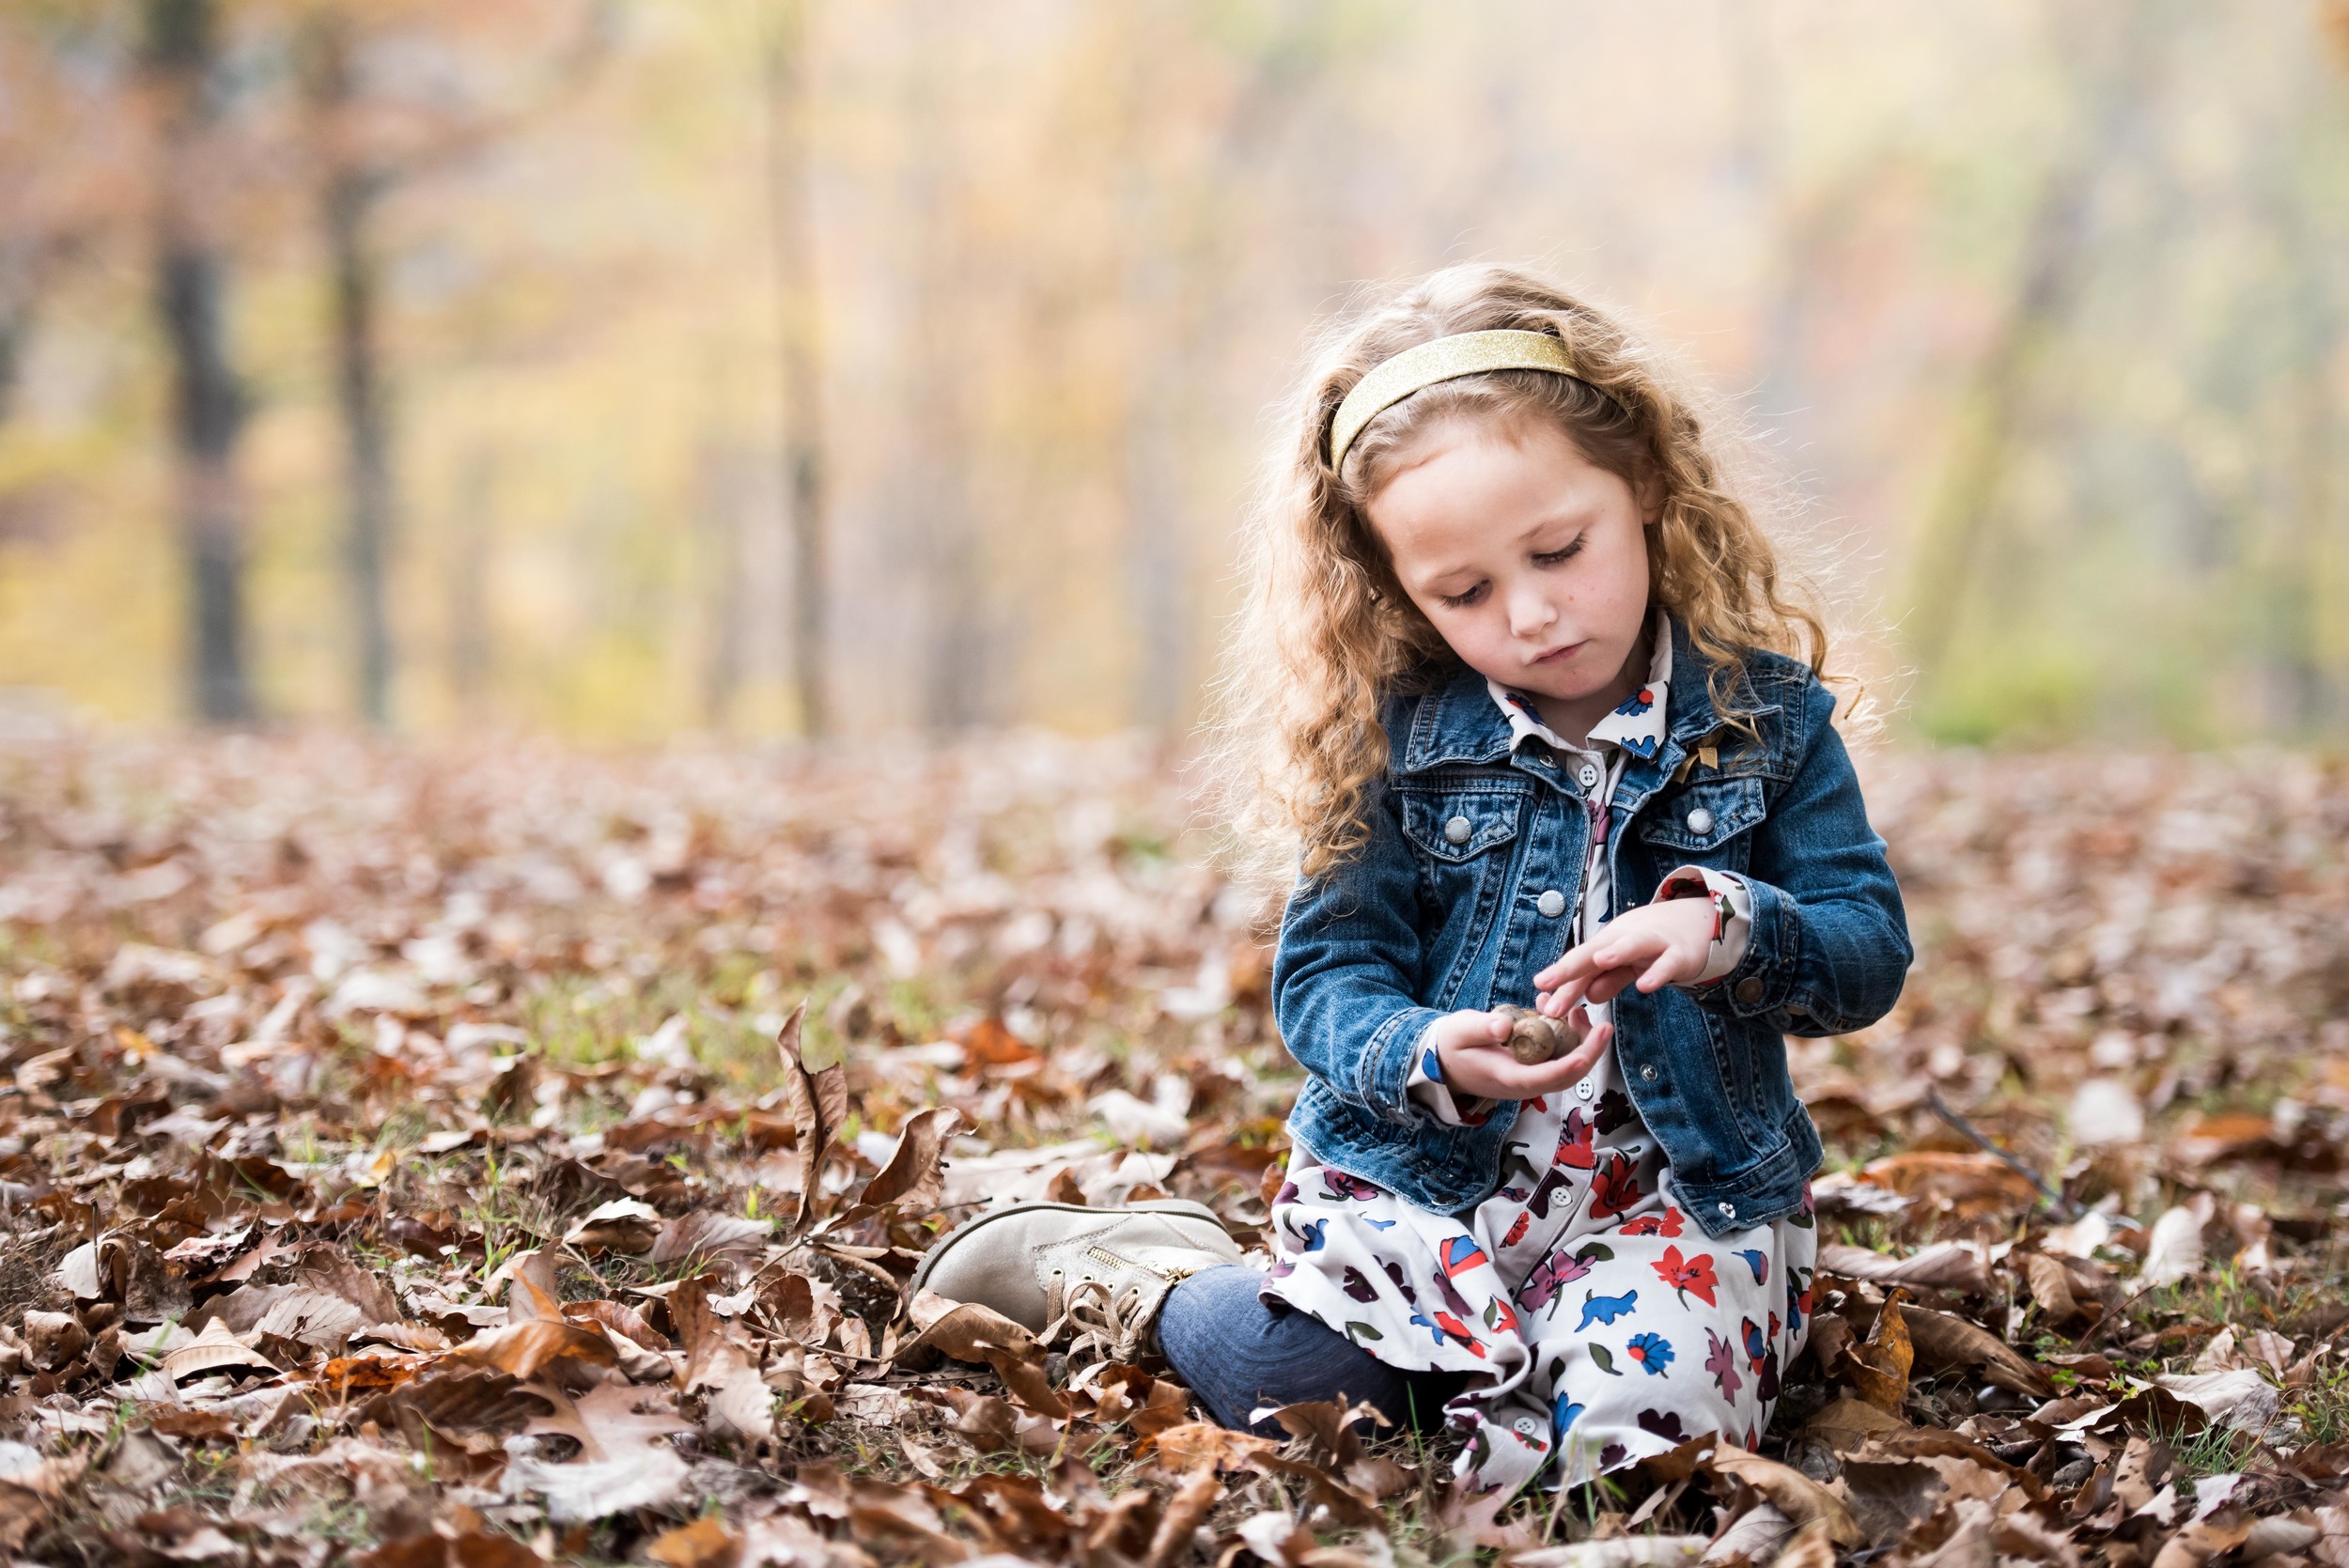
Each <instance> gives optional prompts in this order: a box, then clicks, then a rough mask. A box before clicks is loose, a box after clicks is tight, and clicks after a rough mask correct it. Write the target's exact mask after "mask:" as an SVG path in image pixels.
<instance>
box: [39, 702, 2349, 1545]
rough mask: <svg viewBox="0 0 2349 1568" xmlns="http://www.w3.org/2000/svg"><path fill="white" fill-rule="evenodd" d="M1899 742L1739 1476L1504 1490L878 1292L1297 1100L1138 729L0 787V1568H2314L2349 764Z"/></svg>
mask: <svg viewBox="0 0 2349 1568" xmlns="http://www.w3.org/2000/svg"><path fill="white" fill-rule="evenodd" d="M1868 773H1869V776H1870V784H1871V798H1872V800H1873V801H1874V802H1875V810H1876V815H1877V818H1878V822H1879V825H1880V826H1881V828H1882V830H1883V831H1884V832H1885V834H1886V836H1887V837H1888V838H1889V839H1890V841H1891V843H1892V846H1893V854H1894V859H1895V863H1896V865H1897V866H1898V868H1899V870H1900V872H1901V874H1902V877H1903V882H1904V885H1905V887H1906V890H1907V893H1908V896H1909V900H1910V913H1911V920H1912V924H1913V925H1914V927H1915V930H1916V932H1917V935H1918V938H1919V941H1920V949H1921V958H1920V962H1919V966H1918V969H1917V971H1916V972H1915V974H1914V975H1913V976H1912V979H1911V983H1910V986H1909V992H1908V995H1907V997H1906V999H1905V1000H1904V1001H1903V1003H1902V1006H1901V1008H1900V1010H1899V1011H1898V1013H1897V1014H1896V1015H1895V1016H1894V1017H1892V1018H1891V1019H1890V1020H1888V1021H1887V1022H1886V1023H1885V1024H1883V1025H1881V1026H1879V1027H1878V1028H1876V1029H1874V1030H1871V1031H1869V1032H1867V1033H1865V1034H1864V1035H1859V1036H1855V1037H1851V1038H1847V1039H1843V1040H1835V1041H1818V1042H1795V1043H1794V1059H1795V1063H1796V1072H1797V1080H1798V1082H1799V1084H1800V1085H1801V1087H1802V1089H1803V1091H1804V1093H1805V1095H1806V1097H1807V1098H1808V1099H1809V1101H1810V1103H1811V1104H1812V1109H1813V1112H1814V1114H1815V1115H1816V1116H1817V1118H1818V1120H1819V1122H1820V1124H1821V1126H1822V1127H1823V1129H1824V1130H1825V1131H1826V1133H1827V1135H1828V1144H1829V1148H1830V1150H1831V1160H1832V1164H1831V1169H1830V1171H1829V1172H1828V1173H1826V1174H1824V1175H1823V1176H1822V1177H1821V1178H1820V1180H1819V1182H1818V1183H1817V1190H1818V1194H1819V1199H1820V1205H1821V1210H1822V1214H1823V1216H1824V1217H1825V1219H1826V1220H1827V1223H1828V1242H1829V1245H1828V1247H1827V1248H1826V1250H1824V1251H1823V1255H1822V1259H1821V1262H1822V1272H1821V1277H1820V1285H1821V1296H1820V1306H1819V1311H1818V1313H1817V1316H1816V1320H1815V1322H1816V1327H1815V1330H1814V1334H1813V1338H1812V1349H1811V1350H1810V1351H1809V1352H1808V1353H1806V1355H1805V1356H1804V1358H1802V1359H1801V1360H1800V1361H1799V1362H1798V1363H1797V1366H1796V1367H1795V1368H1794V1369H1792V1374H1791V1376H1790V1377H1789V1380H1788V1391H1787V1394H1786V1396H1785V1399H1784V1402H1783V1405H1782V1406H1781V1411H1780V1414H1779V1418H1778V1420H1777V1421H1776V1423H1775V1424H1774V1427H1773V1429H1772V1432H1771V1434H1770V1436H1769V1438H1768V1440H1767V1442H1766V1444H1765V1446H1764V1451H1763V1452H1762V1453H1761V1454H1758V1455H1757V1454H1747V1453H1744V1452H1738V1451H1734V1450H1729V1451H1717V1450H1715V1449H1713V1448H1712V1447H1711V1446H1710V1445H1707V1444H1703V1443H1700V1444H1692V1445H1689V1446H1688V1447H1687V1448H1685V1449H1683V1450H1681V1451H1679V1452H1675V1453H1673V1454H1671V1455H1668V1456H1665V1457H1664V1458H1662V1459H1659V1460H1656V1461H1651V1462H1649V1463H1648V1464H1647V1465H1645V1466H1644V1467H1642V1468H1641V1470H1640V1471H1638V1472H1636V1473H1633V1474H1630V1475H1628V1476H1626V1477H1625V1478H1623V1480H1622V1481H1621V1483H1620V1484H1616V1485H1612V1486H1610V1487H1606V1488H1593V1489H1586V1490H1585V1491H1583V1492H1581V1493H1579V1494H1575V1495H1569V1496H1567V1497H1564V1498H1529V1499H1526V1500H1522V1501H1520V1502H1518V1503H1517V1504H1515V1505H1513V1506H1512V1507H1510V1508H1509V1509H1507V1510H1505V1511H1503V1512H1501V1514H1498V1515H1497V1516H1496V1515H1491V1514H1490V1513H1489V1511H1488V1510H1479V1509H1477V1508H1475V1507H1472V1506H1467V1507H1464V1506H1460V1505H1457V1504H1456V1503H1455V1502H1454V1501H1453V1500H1452V1499H1451V1498H1449V1497H1448V1495H1447V1492H1446V1488H1445V1486H1444V1478H1445V1476H1446V1475H1447V1474H1448V1468H1449V1459H1450V1455H1449V1452H1447V1451H1446V1450H1445V1449H1444V1447H1443V1445H1442V1444H1440V1443H1437V1444H1433V1445H1428V1446H1421V1445H1419V1444H1417V1443H1414V1442H1411V1441H1408V1440H1403V1439H1397V1438H1393V1437H1392V1436H1380V1435H1377V1434H1375V1433H1370V1434H1367V1435H1366V1436H1357V1435H1356V1434H1355V1433H1354V1432H1352V1431H1350V1430H1349V1429H1347V1428H1346V1427H1345V1426H1344V1425H1343V1424H1342V1422H1341V1421H1339V1419H1338V1412H1336V1411H1335V1410H1334V1409H1331V1408H1327V1407H1300V1408H1298V1409H1294V1410H1291V1411H1289V1412H1287V1413H1286V1414H1285V1416H1284V1418H1283V1421H1284V1424H1285V1425H1286V1426H1287V1427H1288V1429H1289V1430H1290V1431H1291V1432H1292V1433H1293V1434H1294V1436H1293V1438H1292V1439H1291V1440H1290V1441H1288V1442H1286V1443H1284V1444H1283V1443H1273V1442H1268V1441H1265V1440H1262V1439H1254V1438H1249V1437H1244V1436H1236V1435H1231V1434H1224V1433H1221V1432H1219V1431H1217V1430H1215V1429H1213V1428H1210V1427H1206V1426H1204V1425H1202V1424H1199V1423H1198V1421H1196V1420H1195V1412H1194V1411H1192V1410H1191V1409H1190V1407H1189V1405H1188V1401H1187V1397H1186V1395H1185V1393H1184V1392H1183V1390H1182V1389H1179V1388H1176V1387H1175V1386H1174V1385H1173V1384H1172V1383H1170V1382H1168V1381H1166V1380H1164V1379H1163V1378H1162V1377H1159V1376H1156V1375H1154V1369H1152V1368H1150V1367H1146V1366H1128V1365H1114V1364H1108V1365H1105V1364H1098V1363H1096V1364H1090V1365H1078V1366H1074V1367H1072V1366H1070V1365H1068V1364H1067V1362H1066V1360H1065V1359H1064V1358H1061V1357H1060V1356H1058V1355H1056V1354H1047V1353H1046V1352H1044V1351H1043V1350H1041V1349H1039V1348H1038V1347H1035V1346H1034V1345H1032V1344H1030V1343H1027V1341H1026V1337H1025V1336H1024V1334H1022V1333H1021V1332H1020V1331H1019V1330H1018V1329H1017V1328H1016V1327H1012V1326H1009V1325H1006V1324H1003V1323H1002V1322H1001V1321H1000V1320H992V1321H990V1319H989V1318H988V1315H987V1314H984V1313H980V1312H971V1311H963V1312H943V1311H942V1310H941V1304H940V1303H938V1302H936V1301H935V1300H933V1299H923V1300H909V1299H907V1292H906V1290H905V1286H904V1281H906V1280H907V1278H908V1276H909V1275H910V1273H911V1271H912V1268H913V1266H914V1265H915V1263H916V1261H917V1260H918V1259H919V1257H920V1255H921V1254H922V1252H923V1251H924V1250H925V1249H926V1247H928V1246H929V1245H930V1243H931V1242H932V1241H933V1240H934V1239H935V1238H936V1236H937V1235H938V1234H940V1233H941V1232H942V1231H943V1230H945V1229H947V1228H949V1227H951V1226H952V1225H954V1224H956V1223H957V1222H959V1221H960V1220H962V1219H967V1218H968V1217H969V1216H970V1215H972V1213H974V1212H976V1211H977V1209H978V1208H979V1207H981V1206H983V1205H984V1204H986V1203H989V1202H1001V1201H1005V1200H1010V1199H1018V1198H1023V1197H1036V1196H1042V1195H1044V1194H1046V1193H1052V1194H1055V1195H1058V1196H1061V1197H1064V1198H1066V1197H1070V1196H1073V1195H1081V1197H1082V1199H1083V1200H1085V1201H1087V1202H1090V1203H1115V1202H1117V1201H1119V1200H1121V1199H1123V1198H1126V1197H1128V1196H1131V1195H1133V1194H1136V1193H1143V1194H1145V1195H1146V1194H1148V1193H1150V1192H1154V1191H1165V1192H1171V1193H1176V1194H1182V1195H1190V1196H1196V1197H1200V1198H1203V1199H1206V1200H1207V1201H1208V1202H1210V1203H1214V1204H1215V1206H1216V1207H1217V1209H1218V1210H1219V1212H1221V1214H1222V1215H1223V1216H1224V1217H1225V1218H1226V1219H1227V1220H1228V1222H1229V1223H1230V1225H1231V1227H1232V1229H1233V1230H1234V1232H1235V1233H1236V1234H1239V1235H1240V1236H1242V1237H1243V1238H1244V1239H1246V1238H1252V1237H1253V1236H1255V1235H1256V1234H1258V1233H1257V1227H1258V1226H1260V1225H1261V1223H1262V1221H1263V1219H1264V1217H1265V1209H1264V1201H1263V1193H1264V1191H1265V1186H1266V1176H1267V1173H1268V1170H1270V1169H1274V1168H1276V1166H1277V1162H1278V1161H1279V1159H1280V1158H1281V1157H1282V1146H1283V1145H1282V1139H1281V1130H1280V1129H1281V1119H1282V1116H1283V1112H1284V1110H1285V1109H1286V1105H1287V1101H1288V1099H1289V1097H1290V1095H1291V1094H1293V1092H1294V1090H1295V1087H1296V1083H1297V1073H1296V1069H1295V1067H1294V1066H1293V1065H1292V1064H1291V1063H1289V1062H1288V1061H1287V1059H1286V1058H1285V1056H1284V1055H1283V1052H1282V1050H1281V1048H1280V1046H1279V1044H1278V1041H1277V1039H1276V1038H1275V1037H1274V1034H1273V1032H1272V1030H1271V1028H1270V1026H1269V1023H1268V1018H1267V1017H1266V996H1265V975H1266V954H1265V951H1264V949H1263V947H1262V945H1261V933H1260V932H1259V931H1258V930H1256V929H1255V927H1254V925H1253V924H1252V922H1253V916H1254V914H1255V911H1254V910H1253V909H1252V906H1251V904H1250V902H1249V901H1248V900H1247V899H1246V898H1245V897H1243V896H1241V895H1240V894H1239V893H1237V892H1236V891H1233V890H1230V889H1227V887H1226V886H1225V884H1224V883H1223V882H1222V881H1221V879H1220V878H1219V877H1217V875H1216V874H1215V873H1214V872H1213V871H1212V870H1210V869H1208V864H1207V860H1206V850H1207V848H1208V847H1209V845H1208V842H1207V839H1206V835H1205V834H1204V833H1203V832H1202V831H1199V830H1198V828H1197V827H1196V825H1194V824H1192V823H1191V822H1190V818H1189V816H1188V815H1187V811H1186V807H1185V805H1184V797H1183V795H1182V792H1181V788H1180V779H1179V777H1178V775H1177V772H1176V771H1175V769H1174V768H1172V767H1171V766H1169V765H1168V763H1167V760H1166V759H1165V758H1164V757H1162V756H1160V755H1159V754H1157V753H1152V752H1150V751H1148V750H1145V749H1142V748H1138V747H1136V746H1133V745H1129V744H1122V743H1102V744H1090V745H1080V744H1075V743H1070V742H1065V741H1059V740H1054V739H1050V738H1049V737H1035V736H1021V737H1005V738H994V739H988V740H985V741H973V742H972V743H969V744H967V745H963V746H959V747H956V748H952V749H946V750H936V751H928V750H924V749H921V748H919V747H917V746H915V745H912V744H910V743H898V744H893V745H889V746H885V747H876V748H873V749H870V750H867V751H862V752H857V753H842V754H839V755H836V756H832V757H830V758H827V759H824V760H822V761H820V762H809V761H805V760H798V759H794V758H792V757H789V756H778V755H767V754H756V753H749V752H728V751H680V752H676V753H667V754H663V755H660V756H620V757H612V756H594V755H589V754H584V753H576V752H563V751H556V750H551V749H541V748H536V747H532V746H527V745H509V746H503V747H498V748H494V749H492V748H483V749H478V750H473V751H451V752H435V753H420V752H403V751H396V750H390V749H381V748H375V747H370V746H366V745H361V744H357V743H353V742H349V741H343V740H335V739H331V738H321V737H275V738H256V737H226V738H208V739H179V740H169V741H161V740H157V741H135V740H122V739H104V740H101V739H69V740H61V741H54V742H48V743H43V744H41V745H39V746H36V747H19V748H18V749H16V750H13V751H11V752H8V753H5V754H0V986H4V990H0V1048H5V1053H6V1054H5V1061H4V1062H0V1551H5V1552H7V1553H8V1554H9V1555H11V1556H13V1557H14V1558H15V1559H17V1560H29V1561H38V1562H45V1563H71V1562H88V1563H96V1562H165V1561H169V1562H218V1563H238V1562H244V1561H253V1562H268V1563H299V1564H305V1565H307V1564H319V1563H325V1562H330V1561H334V1560H344V1559H348V1558H356V1559H358V1560H363V1561H367V1562H371V1563H377V1564H384V1565H401V1568H406V1565H410V1564H416V1565H424V1564H435V1565H437V1564H444V1563H449V1564H455V1563H462V1564H508V1563H526V1562H532V1561H537V1560H542V1559H543V1560H603V1561H654V1562H661V1563H667V1564H705V1565H714V1564H739V1565H750V1564H756V1563H766V1562H775V1563H786V1562H787V1563H801V1564H807V1565H810V1568H817V1565H821V1568H863V1565H866V1564H881V1563H894V1562H898V1561H917V1562H920V1563H922V1564H924V1565H926V1568H940V1565H942V1564H947V1563H953V1562H957V1561H961V1560H972V1559H979V1558H991V1559H994V1560H1012V1559H1024V1560H1033V1561H1036V1562H1042V1563H1053V1564H1059V1563H1071V1564H1082V1565H1084V1568H1125V1565H1135V1568H1167V1565H1171V1564H1176V1563H1190V1562H1201V1563H1205V1562H1208V1561H1215V1562H1218V1563H1227V1562H1235V1561H1244V1560H1247V1559H1249V1558H1254V1559H1258V1560H1264V1561H1265V1562H1268V1563H1277V1564H1279V1565H1281V1568H1359V1565H1377V1568H1384V1565H1386V1564H1389V1563H1391V1562H1393V1561H1396V1560H1402V1561H1405V1562H1410V1561H1417V1560H1429V1561H1443V1560H1454V1559H1457V1558H1460V1557H1462V1556H1464V1555H1466V1554H1470V1553H1479V1552H1482V1553H1486V1554H1491V1553H1494V1552H1499V1553H1501V1554H1503V1555H1505V1556H1507V1557H1509V1558H1510V1559H1511V1560H1515V1561H1517V1562H1521V1563H1526V1564H1529V1565H1532V1568H1549V1565H1554V1564H1563V1563H1568V1562H1580V1563H1600V1562H1615V1563H1628V1562H1657V1561H1682V1560H1695V1559H1696V1558H1698V1557H1700V1556H1705V1555H1708V1554H1709V1556H1710V1558H1711V1559H1712V1560H1715V1561H1724V1562H1728V1561H1737V1560H1749V1561H1752V1562H1757V1563H1759V1562H1765V1561H1769V1560H1776V1561H1778V1562H1780V1563H1782V1564H1787V1565H1790V1568H1803V1565H1813V1564H1824V1563H1828V1562H1829V1561H1832V1560H1843V1561H1852V1562H1858V1561H1870V1562H1876V1561H1882V1562H1888V1563H1889V1562H1898V1563H1927V1562H1930V1563H1947V1564H1959V1563H1964V1564H1968V1565H1972V1564H1988V1563H1991V1562H1993V1561H1999V1560H2026V1561H2056V1562H2095V1561H2100V1560H2101V1561H2105V1562H2110V1563H2115V1564H2139V1563H2143V1564H2148V1565H2153V1568H2184V1565H2187V1564H2193V1563H2201V1562H2205V1561H2215V1560H2220V1559H2221V1558H2224V1559H2226V1560H2230V1561H2248V1560H2266V1561H2270V1562H2276V1563H2283V1562H2292V1561H2321V1562H2326V1563H2333V1564H2349V1512H2344V1508H2345V1507H2349V1505H2345V1504H2344V1498H2343V1496H2342V1492H2341V1488H2342V1487H2343V1485H2344V1484H2349V1483H2345V1482H2344V1472H2345V1471H2349V1368H2344V1365H2343V1361H2342V1358H2341V1342H2342V1337H2343V1332H2344V1325H2349V1261H2345V1260H2344V1255H2343V1249H2342V1247H2341V1242H2340V1240H2339V1234H2340V1220H2341V1215H2342V1213H2343V1209H2342V1206H2341V1205H2342V1201H2343V1198H2344V1196H2345V1194H2344V1190H2343V1188H2344V1185H2345V1184H2344V1178H2343V1177H2342V1175H2341V1160H2342V1153H2343V1149H2344V1146H2345V1145H2349V858H2345V850H2344V846H2345V845H2349V774H2344V773H2343V772H2342V771H2341V769H2339V768H2328V767H2327V766H2326V765H2324V764H2321V763H2319V762H2317V761H2314V760H2311V759H2310V758H2307V757H2303V756H2298V755H2293V754H2264V755H2257V756H2242V757H2234V758H2185V759H2164V758H2147V757H2128V756H2097V757H2089V756H2053V757H2034V758H1985V757H1964V756H1940V755H1936V756H1897V755H1895V756H1884V757H1878V758H1875V759H1874V760H1873V761H1872V763H1871V764H1870V766H1869V768H1868ZM1157 1370H1162V1369H1157Z"/></svg>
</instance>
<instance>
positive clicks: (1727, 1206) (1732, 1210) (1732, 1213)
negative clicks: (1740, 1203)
mask: <svg viewBox="0 0 2349 1568" xmlns="http://www.w3.org/2000/svg"><path fill="white" fill-rule="evenodd" d="M1721 1218H1722V1219H1736V1218H1737V1205H1736V1204H1735V1203H1723V1204H1721Z"/></svg>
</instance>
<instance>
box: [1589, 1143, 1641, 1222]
mask: <svg viewBox="0 0 2349 1568" xmlns="http://www.w3.org/2000/svg"><path fill="white" fill-rule="evenodd" d="M1633 1169H1634V1168H1633V1166H1632V1163H1631V1157H1630V1156H1629V1155H1626V1154H1620V1153H1618V1154H1612V1155H1609V1156H1608V1157H1607V1166H1606V1169H1604V1170H1602V1171H1600V1172H1598V1174H1597V1175H1596V1176H1595V1177H1594V1178H1593V1179H1592V1182H1591V1218H1592V1219H1606V1218H1607V1217H1608V1216H1609V1215H1610V1214H1627V1213H1629V1212H1630V1209H1631V1205H1632V1204H1634V1203H1638V1202H1639V1201H1640V1199H1641V1191H1640V1184H1639V1183H1638V1182H1636V1181H1634V1180H1633V1179H1632V1172H1633Z"/></svg>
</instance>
